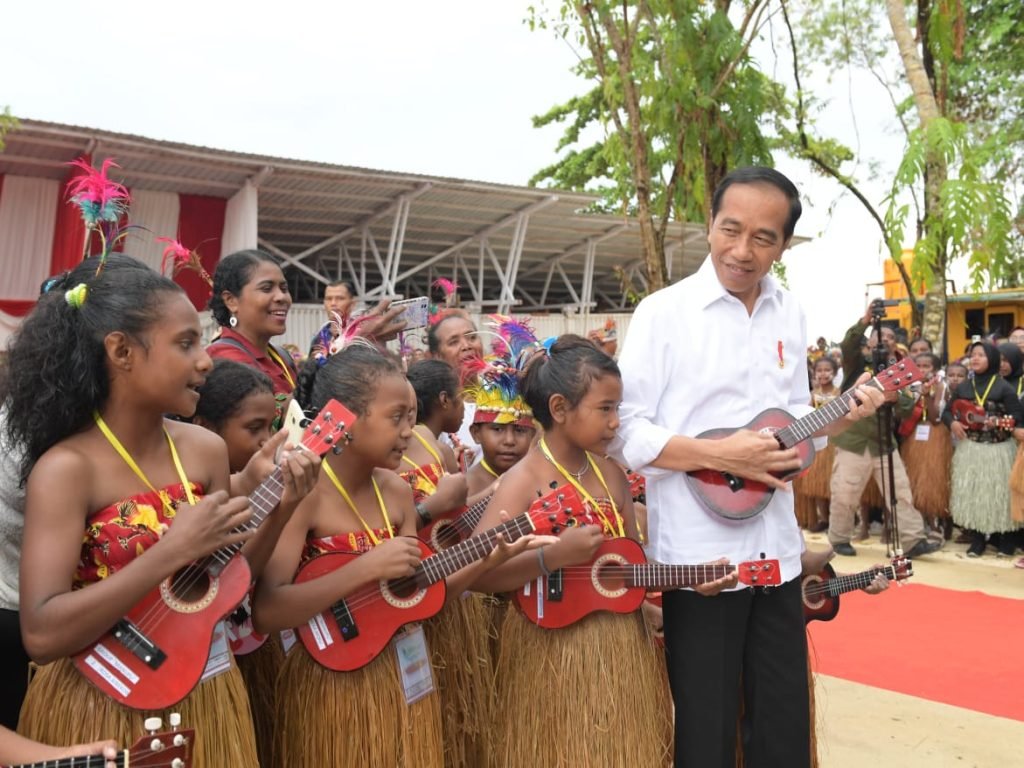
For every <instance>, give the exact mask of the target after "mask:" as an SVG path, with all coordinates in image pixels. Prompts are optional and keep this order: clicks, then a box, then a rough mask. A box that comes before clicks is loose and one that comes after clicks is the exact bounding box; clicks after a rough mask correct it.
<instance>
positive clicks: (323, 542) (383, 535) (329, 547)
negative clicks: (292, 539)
mask: <svg viewBox="0 0 1024 768" xmlns="http://www.w3.org/2000/svg"><path fill="white" fill-rule="evenodd" d="M373 535H374V536H376V537H377V540H378V541H384V540H385V539H387V538H389V534H388V530H387V528H374V529H373ZM373 547H374V544H373V539H371V538H370V536H369V534H367V532H366V531H356V532H354V533H335V534H332V535H330V536H306V546H305V547H303V549H302V559H301V561H300V563H299V567H302V566H303V565H305V564H306V563H308V562H309V561H310V560H312V559H313V558H315V557H319V556H320V555H326V554H329V553H331V552H343V553H346V554H357V555H361V554H363V553H364V552H369V551H370V550H371V549H373Z"/></svg>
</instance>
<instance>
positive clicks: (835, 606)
mask: <svg viewBox="0 0 1024 768" xmlns="http://www.w3.org/2000/svg"><path fill="white" fill-rule="evenodd" d="M880 573H881V574H882V575H884V576H885V578H887V579H888V580H889V581H903V580H904V579H909V578H910V577H911V576H913V575H914V566H913V565H912V564H911V562H910V560H908V559H907V558H905V557H897V558H894V559H893V561H892V564H891V565H887V566H884V567H881V568H869V569H868V570H866V571H861V572H860V573H850V574H847V575H846V576H836V572H835V571H834V570H833V569H832V566H831V565H829V564H828V563H826V564H825V567H824V568H823V569H822V570H821V572H820V573H815V574H812V575H810V576H804V577H803V579H802V580H801V581H802V584H801V586H802V588H803V599H804V621H805V622H808V623H809V622H812V621H815V620H817V621H832V619H834V618H835V617H836V614H837V613H839V596H840V595H842V594H844V593H846V592H853V591H854V590H856V589H864V587H866V586H868V585H869V584H870V583H871V582H872V581H874V580H875V576H877V575H878V574H880Z"/></svg>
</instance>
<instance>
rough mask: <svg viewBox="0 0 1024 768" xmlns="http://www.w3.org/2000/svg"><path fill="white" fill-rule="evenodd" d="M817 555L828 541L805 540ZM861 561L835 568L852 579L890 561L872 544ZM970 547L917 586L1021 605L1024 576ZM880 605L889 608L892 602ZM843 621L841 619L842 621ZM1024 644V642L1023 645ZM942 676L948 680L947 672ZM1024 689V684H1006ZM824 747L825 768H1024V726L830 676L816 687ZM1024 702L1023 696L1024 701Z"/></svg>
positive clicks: (943, 560) (920, 573)
mask: <svg viewBox="0 0 1024 768" xmlns="http://www.w3.org/2000/svg"><path fill="white" fill-rule="evenodd" d="M806 539H807V546H808V548H810V549H821V548H823V547H824V546H825V545H826V543H827V540H826V538H825V536H824V534H806ZM855 546H856V548H857V550H858V553H857V556H856V557H837V558H835V560H833V562H832V565H833V567H835V568H836V570H837V571H839V572H841V573H852V572H856V571H861V570H864V569H866V568H869V567H871V565H873V564H875V563H879V562H883V561H884V560H885V559H886V553H885V548H884V546H883V545H882V544H881V543H880V542H879V541H878V538H877V537H873V538H872V539H871V540H869V541H867V542H859V543H856V544H855ZM966 549H967V547H966V545H962V544H961V545H957V544H953V543H947V544H946V547H945V548H944V549H943V550H942V551H941V552H939V553H936V554H934V555H930V556H928V557H926V558H921V559H918V560H915V561H914V580H915V581H917V582H919V583H922V584H930V585H932V586H936V587H943V588H946V589H961V590H980V591H982V592H986V593H988V594H991V595H996V596H999V597H1008V598H1016V599H1019V600H1021V601H1022V602H1021V610H1024V570H1020V569H1016V568H1014V567H1013V560H1012V559H1006V558H997V557H995V555H994V554H991V553H992V552H993V550H991V549H990V550H989V553H990V554H988V555H986V556H985V557H982V558H979V559H973V558H968V557H966V555H965V554H964V553H965V551H966ZM878 599H880V600H884V599H885V596H884V595H883V596H881V597H879V598H878ZM841 620H842V614H840V616H839V617H838V618H837V619H836V621H841ZM1022 643H1024V639H1022ZM936 674H940V675H941V674H942V670H941V669H937V670H936ZM1007 685H1018V686H1021V688H1022V691H1024V681H1021V680H1016V681H1009V680H1008V681H1007ZM816 694H817V707H818V709H817V712H818V742H819V754H820V757H821V766H822V768H868V767H872V768H888V767H889V766H893V767H894V768H895V767H896V766H898V768H946V767H947V766H956V767H957V768H1011V767H1016V766H1022V765H1024V723H1022V722H1018V721H1016V720H1008V719H1004V718H1000V717H994V716H992V715H986V714H982V713H979V712H975V711H972V710H968V709H961V708H959V707H953V706H949V705H947V704H938V703H936V702H932V701H927V700H925V699H919V698H915V697H913V696H907V695H905V694H900V693H893V692H891V691H885V690H881V689H878V688H873V687H870V686H866V685H861V684H859V683H851V682H849V681H846V680H840V679H838V678H834V677H828V676H826V675H819V676H818V680H817V689H816ZM1022 695H1024V693H1022Z"/></svg>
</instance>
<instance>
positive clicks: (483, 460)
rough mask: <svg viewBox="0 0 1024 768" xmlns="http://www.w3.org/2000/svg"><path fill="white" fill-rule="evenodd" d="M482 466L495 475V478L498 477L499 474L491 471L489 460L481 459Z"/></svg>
mask: <svg viewBox="0 0 1024 768" xmlns="http://www.w3.org/2000/svg"><path fill="white" fill-rule="evenodd" d="M480 466H481V467H483V468H484V470H485V471H486V472H488V473H489V474H491V475H493V476H494V477H497V476H498V473H497V472H495V471H494V470H493V469H491V465H490V464H488V463H487V459H480Z"/></svg>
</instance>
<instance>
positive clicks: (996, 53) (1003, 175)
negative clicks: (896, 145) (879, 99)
mask: <svg viewBox="0 0 1024 768" xmlns="http://www.w3.org/2000/svg"><path fill="white" fill-rule="evenodd" d="M780 1H782V2H783V10H784V11H785V10H786V4H785V2H784V0H780ZM793 5H794V6H795V5H796V4H795V3H794V4H793ZM910 5H911V11H912V12H913V19H914V25H915V26H916V34H915V30H913V29H912V27H911V23H910V21H909V20H908V18H907V8H908V6H907V3H906V2H904V0H834V1H833V2H813V3H812V2H806V3H804V4H803V5H802V6H800V13H801V22H800V30H801V35H800V36H799V37H800V40H799V43H798V42H797V40H796V36H793V51H794V61H796V60H797V53H798V50H799V52H800V53H801V54H802V56H804V57H806V58H808V59H810V60H811V61H813V62H816V63H825V64H826V65H827V66H829V67H830V68H831V69H832V71H833V72H835V71H838V70H840V69H841V68H847V67H857V68H860V69H863V70H865V71H867V72H870V73H871V74H872V75H873V76H874V77H875V78H876V80H878V82H879V83H880V84H881V85H883V86H884V87H885V89H886V91H887V93H888V94H889V96H890V102H891V104H892V107H893V113H892V116H893V120H894V122H898V124H899V125H900V126H901V127H902V129H903V131H904V133H905V136H906V150H905V154H904V156H903V158H902V160H901V162H900V164H899V167H898V168H897V169H896V171H895V173H893V174H891V175H889V176H888V179H889V184H888V186H889V187H890V193H889V196H888V198H887V199H886V200H885V201H882V203H883V204H884V206H885V209H884V213H882V214H880V213H879V211H878V210H877V209H876V208H875V207H874V206H873V205H872V204H871V203H870V202H869V201H867V199H866V198H865V197H864V196H862V195H858V199H860V200H861V202H862V203H864V205H865V206H866V207H867V208H868V210H869V211H870V212H871V213H872V215H873V217H874V218H875V220H876V222H877V223H878V225H879V227H880V230H881V232H882V234H883V238H884V240H885V242H886V244H887V246H888V249H889V252H890V255H891V256H892V257H893V259H894V261H896V262H897V264H900V265H901V270H902V272H903V275H904V281H905V282H906V284H907V289H908V293H909V295H910V296H911V299H912V300H913V299H914V298H916V297H915V291H914V285H915V284H920V282H922V281H923V282H924V283H925V285H926V293H925V308H924V312H923V314H916V303H915V324H919V325H921V327H922V331H923V333H924V335H925V336H926V337H928V338H929V339H931V340H932V341H933V343H941V340H942V339H943V337H944V332H943V324H944V318H945V299H946V278H947V274H948V268H949V264H950V263H951V262H952V261H953V260H955V259H960V258H966V259H967V260H968V265H969V267H970V270H971V274H972V277H973V282H974V286H975V288H979V287H981V286H982V285H983V284H986V283H988V284H992V283H996V282H999V281H1000V280H1002V279H1003V278H1004V277H1005V276H1006V275H1007V274H1008V273H1009V272H1010V271H1011V270H1012V269H1013V265H1014V264H1016V263H1019V254H1018V256H1015V255H1014V251H1013V248H1012V233H1013V216H1012V214H1011V208H1012V206H1011V203H1010V199H1009V197H1008V192H1009V190H1010V186H1009V185H1010V184H1011V181H1010V180H1011V179H1012V174H1013V170H1012V169H1013V168H1014V167H1015V164H1016V163H1018V162H1019V157H1020V146H1021V145H1020V140H1019V133H1015V132H1016V131H1018V130H1019V126H1020V112H1019V111H1017V112H1016V113H1007V112H1006V111H1005V110H1004V109H1003V107H1005V106H1006V105H1007V104H1010V103H1017V104H1019V101H1020V98H1021V96H1020V91H1019V83H1020V70H1019V69H1018V68H1014V65H1013V64H1012V63H1011V62H1012V60H1013V59H1012V57H1010V56H1007V55H1005V54H1006V53H1008V51H1007V50H1006V49H1007V48H1012V47H1013V46H1012V43H1010V42H1008V38H1007V35H1011V38H1012V34H1013V31H1014V30H1015V29H1017V28H1018V25H1019V24H1021V21H1020V19H1019V18H1018V17H1019V15H1020V14H1019V3H1013V2H999V3H996V4H994V5H995V6H998V7H991V6H990V5H989V4H986V3H984V1H983V0H966V2H964V1H963V0H960V1H958V0H916V2H913V3H911V4H910ZM1013 6H1016V7H1017V11H1016V12H1014V10H1013ZM968 19H973V20H974V21H976V22H977V23H978V24H979V27H978V28H977V29H975V28H972V35H971V36H970V38H969V39H970V40H971V43H970V44H966V40H967V39H968V38H967V36H965V29H966V28H967V20H968ZM787 23H788V15H787ZM790 29H791V32H792V27H791V28H790ZM1018 31H1019V30H1018ZM1019 39H1020V38H1019V36H1018V37H1017V40H1019ZM1000 49H1003V50H1002V52H1000ZM895 54H898V58H896V56H895ZM1019 56H1020V54H1019V52H1017V57H1018V58H1019ZM893 63H897V64H898V66H897V68H896V70H894V69H893V68H892V64H893ZM1018 63H1019V62H1018ZM797 69H799V68H797ZM982 80H984V83H982V82H981V81H982ZM1015 84H1016V86H1015ZM1015 87H1016V88H1017V90H1014V88H1015ZM798 92H799V88H798ZM805 114H806V113H805V112H803V111H802V110H800V109H798V121H797V122H798V130H797V131H796V133H797V140H796V141H793V139H792V137H790V145H791V146H795V147H796V154H798V155H799V156H803V157H805V158H807V159H809V160H811V161H812V162H815V163H816V164H819V167H820V164H824V165H827V166H830V167H831V168H832V170H833V171H834V173H831V174H830V175H833V176H834V177H835V178H837V180H839V181H840V183H843V181H844V179H845V180H846V181H847V182H849V183H848V184H844V186H848V187H855V186H856V184H855V182H854V181H853V179H852V175H853V173H852V172H849V173H848V174H844V173H843V167H844V165H845V167H846V168H849V167H850V166H851V165H853V166H854V167H857V166H861V165H863V163H862V162H861V161H862V158H857V157H855V156H854V154H853V153H852V152H849V151H848V150H847V151H846V152H845V153H844V152H843V151H842V148H841V147H840V146H836V145H833V144H829V143H821V142H819V145H818V146H816V145H815V144H813V143H812V142H808V141H801V140H800V136H799V134H800V133H801V132H802V130H803V129H802V126H801V124H800V117H802V116H803V115H805ZM981 116H986V119H978V118H979V117H981ZM869 168H870V172H869V177H874V178H880V177H882V176H884V175H885V171H883V170H881V169H880V167H879V166H869ZM908 200H909V201H910V202H909V203H908V202H907V201H908ZM911 209H913V212H914V222H913V224H914V226H913V234H914V237H915V241H916V242H915V246H914V265H913V272H914V274H913V275H912V276H911V275H909V274H908V273H907V270H906V269H905V268H903V266H902V263H901V258H900V254H901V246H902V243H903V241H904V239H905V237H906V230H907V228H908V226H909V225H910V222H909V219H910V213H911Z"/></svg>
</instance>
